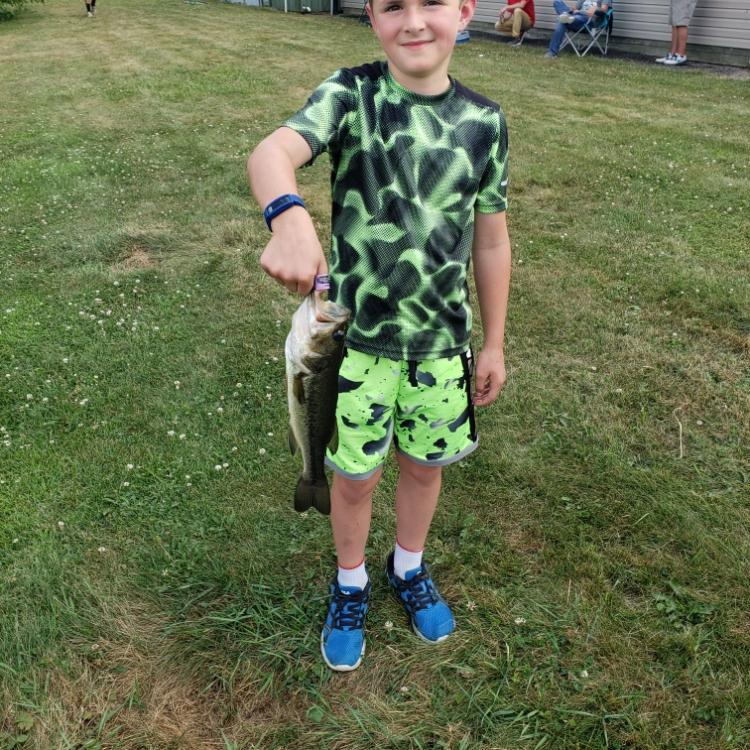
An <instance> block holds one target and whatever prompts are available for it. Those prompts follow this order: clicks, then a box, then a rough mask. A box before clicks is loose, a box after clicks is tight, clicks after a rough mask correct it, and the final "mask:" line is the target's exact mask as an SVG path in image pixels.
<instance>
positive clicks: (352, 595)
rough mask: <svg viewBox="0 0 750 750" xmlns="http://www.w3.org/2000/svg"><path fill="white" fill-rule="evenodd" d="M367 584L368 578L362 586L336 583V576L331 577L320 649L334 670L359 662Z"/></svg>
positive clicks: (358, 663)
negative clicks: (329, 601)
mask: <svg viewBox="0 0 750 750" xmlns="http://www.w3.org/2000/svg"><path fill="white" fill-rule="evenodd" d="M370 588H371V586H370V582H369V581H368V582H367V586H365V587H364V589H360V588H357V587H356V586H339V581H338V578H334V579H333V581H331V604H330V606H329V607H328V617H327V618H326V624H325V625H324V626H323V632H322V633H321V634H320V651H321V653H322V654H323V659H324V660H325V663H326V664H327V665H328V666H329V667H330V668H331V669H334V670H335V671H336V672H351V671H352V670H353V669H356V668H357V667H358V666H359V665H360V664H361V663H362V656H363V655H364V653H365V615H366V614H367V602H368V600H369V599H370Z"/></svg>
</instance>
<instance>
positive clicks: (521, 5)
mask: <svg viewBox="0 0 750 750" xmlns="http://www.w3.org/2000/svg"><path fill="white" fill-rule="evenodd" d="M499 16H500V17H499V18H498V20H497V23H495V29H496V30H497V31H499V32H500V33H501V34H510V35H511V36H512V37H513V41H512V42H511V46H512V47H520V46H521V43H522V42H523V37H524V35H525V34H526V32H527V31H528V30H529V29H530V28H532V27H533V26H534V24H535V23H536V16H535V14H534V0H512V2H510V3H509V4H508V5H504V6H503V7H502V8H500V14H499Z"/></svg>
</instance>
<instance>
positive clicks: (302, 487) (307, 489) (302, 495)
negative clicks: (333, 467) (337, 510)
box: [294, 477, 331, 516]
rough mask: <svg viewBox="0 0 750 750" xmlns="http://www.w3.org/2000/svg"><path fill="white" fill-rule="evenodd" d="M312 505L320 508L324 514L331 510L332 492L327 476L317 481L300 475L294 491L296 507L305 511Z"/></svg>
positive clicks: (297, 509) (300, 510)
mask: <svg viewBox="0 0 750 750" xmlns="http://www.w3.org/2000/svg"><path fill="white" fill-rule="evenodd" d="M311 507H314V508H316V509H317V510H319V511H320V512H321V513H322V514H323V515H324V516H327V515H328V514H329V513H330V512H331V492H330V490H329V489H328V481H327V480H326V478H325V477H323V479H321V480H320V481H319V482H316V483H313V482H310V481H309V480H307V479H305V478H304V477H300V478H299V481H298V482H297V489H296V490H295V491H294V509H295V510H296V511H299V512H300V513H303V512H304V511H306V510H307V509H308V508H311Z"/></svg>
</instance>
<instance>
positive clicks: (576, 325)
mask: <svg viewBox="0 0 750 750" xmlns="http://www.w3.org/2000/svg"><path fill="white" fill-rule="evenodd" d="M82 7H83V6H82V4H77V3H69V2H63V0H51V1H50V2H47V3H45V4H44V5H39V6H33V7H31V8H29V9H28V10H26V11H24V13H22V14H21V15H19V17H18V18H17V19H16V20H14V21H11V22H7V23H3V24H0V57H1V58H2V60H3V67H2V76H1V77H0V101H2V107H0V193H2V201H1V202H0V301H1V302H0V361H2V367H1V368H0V428H2V434H1V435H0V570H1V571H2V578H1V579H0V580H1V584H0V747H1V748H3V749H4V748H71V749H72V748H76V749H83V748H89V749H95V748H122V749H128V750H136V749H138V750H141V749H146V748H149V749H150V748H153V749H154V750H165V749H167V748H201V749H202V748H227V749H228V748H263V750H265V749H266V748H278V749H279V750H280V749H281V748H287V750H291V749H292V748H294V749H302V748H304V749H305V750H307V749H309V748H333V749H334V750H336V749H342V750H343V749H346V750H359V749H360V748H361V749H362V750H364V749H365V748H367V749H368V750H369V749H370V748H373V747H379V748H421V749H422V750H427V749H428V748H429V749H430V750H438V749H441V750H448V749H450V750H468V749H470V748H471V749H474V748H483V749H487V750H490V749H492V750H504V749H505V748H514V749H515V748H519V749H522V750H540V749H541V748H548V749H549V750H574V749H575V750H578V749H580V750H583V749H587V750H588V749H592V750H594V749H596V750H598V749H599V748H613V749H619V750H624V749H625V748H632V749H635V750H656V749H657V748H658V749H660V750H662V749H663V750H666V749H672V748H673V749H674V750H708V749H709V748H710V749H711V750H745V749H746V748H747V747H750V718H748V717H749V716H750V682H749V678H748V674H749V672H750V616H749V615H748V606H747V605H748V601H749V600H750V586H748V580H750V563H748V560H750V534H748V528H749V522H750V503H749V502H748V501H749V499H750V498H749V494H748V490H747V487H748V479H749V478H750V461H749V459H748V442H747V439H748V413H749V410H750V375H749V374H748V373H749V369H748V350H749V345H748V344H749V341H748V337H749V335H750V312H749V311H750V294H749V293H748V282H747V279H748V272H749V271H750V268H748V265H749V264H748V237H749V236H750V215H749V214H750V177H749V176H748V164H747V137H746V131H747V121H748V118H749V117H750V98H749V97H748V94H747V83H746V81H743V80H732V79H730V78H722V77H720V76H718V75H712V74H710V73H708V72H706V71H705V70H699V71H696V70H693V71H691V70H679V71H678V70H662V69H659V68H657V67H656V66H648V65H642V64H639V63H633V62H630V61H624V60H616V59H613V60H600V59H596V58H586V59H584V60H576V59H572V58H570V57H563V58H562V59H560V60H559V62H558V63H557V64H551V65H550V64H548V63H547V62H546V61H545V60H543V59H542V49H541V48H540V47H526V46H525V47H524V48H522V49H520V50H511V49H509V48H507V47H505V46H502V45H498V44H493V43H490V42H483V41H477V40H472V42H471V44H469V45H466V46H464V47H461V48H459V49H457V50H456V53H455V57H454V62H453V72H454V74H455V75H456V77H458V78H459V79H460V80H461V81H462V82H464V83H465V84H467V85H468V86H470V87H472V88H475V89H477V90H479V91H481V92H482V93H484V94H485V95H487V96H489V97H491V98H493V99H496V100H498V101H499V102H501V103H502V105H503V107H504V109H505V111H506V114H507V117H508V122H509V128H510V138H511V156H512V172H511V191H510V197H511V204H510V210H509V223H510V231H511V239H512V243H513V249H514V268H513V282H512V294H511V301H510V309H509V319H508V325H507V331H508V337H507V359H508V364H509V370H510V378H509V381H508V386H507V388H506V390H505V392H504V394H503V395H502V397H501V399H500V400H499V402H498V403H497V404H496V405H495V406H493V407H492V408H490V409H488V410H486V411H483V412H482V413H481V414H480V415H479V427H480V432H481V449H480V450H479V451H478V452H477V453H475V454H474V455H473V456H472V457H470V458H469V459H467V460H465V461H463V462H461V464H459V465H457V466H455V467H452V468H451V469H450V470H448V471H446V473H445V482H444V493H443V498H442V501H441V505H440V507H439V509H438V513H437V515H436V519H435V523H434V526H433V529H432V532H431V536H430V539H429V541H428V545H429V546H428V553H429V558H430V559H431V560H432V562H433V565H434V570H435V572H436V575H437V578H438V581H439V583H440V585H441V588H442V590H443V592H444V593H445V595H446V596H447V597H448V599H449V600H450V601H451V602H452V603H453V605H454V608H455V611H456V615H457V620H458V626H459V627H458V631H457V633H456V635H455V637H454V638H452V639H451V641H449V642H447V643H446V644H444V645H442V646H441V647H439V648H430V647H427V646H423V645H422V644H420V643H417V642H416V641H415V639H414V637H413V636H412V635H411V634H410V633H409V632H408V631H407V628H406V624H405V622H404V616H403V614H402V612H401V611H400V610H399V608H398V606H397V605H396V603H395V601H393V600H392V599H391V598H390V597H389V595H388V592H387V589H386V586H385V584H384V582H383V580H382V577H381V574H380V572H379V570H378V569H379V567H380V564H381V561H382V559H383V558H384V556H385V554H386V552H387V550H388V548H389V546H390V544H391V543H392V540H393V534H394V517H393V511H392V493H393V488H394V480H395V476H394V471H393V469H392V467H389V469H388V471H387V472H386V475H385V478H384V481H383V482H382V484H381V486H380V488H379V489H378V492H377V496H376V501H375V517H374V523H373V533H372V536H371V540H370V547H369V550H368V554H369V559H370V564H371V571H372V573H373V574H374V583H375V587H374V601H373V605H372V608H371V616H370V617H369V620H368V625H369V635H368V639H369V640H368V653H367V658H366V660H365V662H364V664H363V666H362V667H361V668H360V669H359V670H358V671H357V672H355V673H353V674H351V675H343V676H342V675H333V674H331V673H329V672H328V670H327V669H326V668H325V667H324V666H323V665H322V663H321V660H320V657H319V653H318V648H319V647H318V637H319V628H320V624H321V620H322V617H323V614H324V609H325V596H326V587H327V581H328V579H329V578H330V576H331V575H332V573H333V565H334V554H333V547H332V543H331V539H330V532H329V527H328V522H327V521H326V519H324V518H322V517H319V516H315V515H309V516H299V515H297V514H295V513H294V511H293V510H292V503H291V492H292V487H293V486H294V481H295V476H296V472H297V470H298V463H297V461H296V460H295V459H294V458H292V457H291V456H289V455H288V450H287V448H286V427H285V423H286V406H285V397H284V386H283V363H282V361H281V360H282V359H283V356H282V347H283V339H284V336H285V333H286V326H287V324H288V320H289V316H290V314H291V312H292V311H293V309H294V307H295V304H296V302H295V300H294V299H293V298H292V297H291V296H290V295H288V294H286V293H285V292H284V291H283V290H282V289H281V288H280V287H278V286H277V285H275V284H274V283H273V282H271V281H270V280H268V279H267V278H265V277H264V276H263V274H262V273H261V272H260V268H259V265H258V258H259V255H260V252H261V251H262V249H263V246H264V243H265V242H266V241H267V236H268V235H267V231H266V230H265V227H264V224H263V222H262V219H261V218H260V217H259V212H258V209H257V207H256V206H254V205H253V203H252V201H251V199H250V195H249V190H248V188H247V185H246V181H245V176H244V162H245V157H246V155H247V153H248V152H249V151H250V150H251V149H252V147H253V146H254V145H255V144H256V143H257V142H258V141H259V140H260V139H261V138H262V137H263V136H264V135H265V134H266V133H268V132H270V131H271V130H272V129H273V128H274V127H275V126H276V125H277V124H278V123H279V122H281V121H282V120H283V118H284V117H285V116H287V115H288V114H289V113H291V112H293V111H294V110H295V109H296V108H298V107H299V106H300V105H301V104H302V102H303V101H304V99H305V96H306V95H307V93H308V92H309V91H310V90H311V89H312V88H313V87H314V86H315V84H316V83H317V82H319V81H320V80H321V79H322V78H323V77H325V76H326V75H327V74H328V73H329V72H331V71H333V70H334V69H335V68H337V67H340V66H342V65H353V64H358V63H361V62H366V61H371V60H373V59H377V58H378V57H379V50H378V47H377V44H376V42H375V40H374V38H373V36H372V33H371V31H370V30H369V29H367V28H366V27H363V26H360V25H358V24H356V23H355V22H353V21H352V20H349V19H343V18H334V19H331V18H329V17H326V16H320V17H316V16H297V15H290V16H288V17H285V16H284V15H283V14H281V13H277V12H274V11H270V10H257V9H246V8H241V7H236V6H230V5H224V4H220V3H208V4H205V5H189V4H186V3H183V2H180V1H179V0H162V1H161V2H159V3H154V2H149V1H148V0H119V2H117V3H114V2H106V1H105V0H102V2H101V3H100V7H99V15H98V17H97V18H96V19H94V20H88V19H86V18H85V17H84V15H83V14H82ZM300 189H301V191H302V192H303V194H304V195H305V197H306V198H307V199H308V202H309V204H310V206H311V210H312V213H313V216H314V219H315V221H316V224H317V225H318V226H319V228H320V233H321V238H322V240H323V242H324V244H325V243H326V242H327V237H328V235H327V232H328V230H327V226H326V224H327V218H328V211H329V208H328V201H329V198H328V172H327V163H326V159H325V158H323V159H321V160H320V162H319V163H318V164H316V165H315V166H314V167H313V168H311V169H309V170H305V171H303V172H302V173H301V174H300ZM476 336H477V342H478V341H479V338H480V332H479V331H477V332H476ZM217 466H218V467H220V468H218V469H217V468H216V467H217ZM130 467H132V468H130ZM389 621H390V622H392V623H393V627H392V628H390V627H386V624H387V623H388V622H389Z"/></svg>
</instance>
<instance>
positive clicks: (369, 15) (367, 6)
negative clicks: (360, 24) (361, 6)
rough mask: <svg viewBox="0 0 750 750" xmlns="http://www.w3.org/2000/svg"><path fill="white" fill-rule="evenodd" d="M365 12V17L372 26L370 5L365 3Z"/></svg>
mask: <svg viewBox="0 0 750 750" xmlns="http://www.w3.org/2000/svg"><path fill="white" fill-rule="evenodd" d="M365 10H366V11H367V17H368V18H369V19H370V23H371V24H372V5H370V3H369V2H367V3H365Z"/></svg>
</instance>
